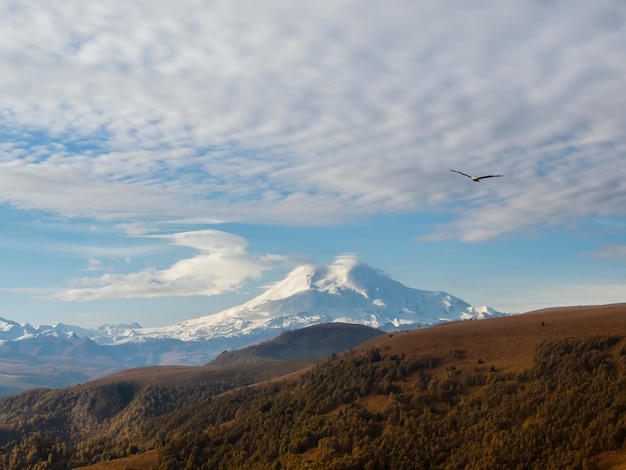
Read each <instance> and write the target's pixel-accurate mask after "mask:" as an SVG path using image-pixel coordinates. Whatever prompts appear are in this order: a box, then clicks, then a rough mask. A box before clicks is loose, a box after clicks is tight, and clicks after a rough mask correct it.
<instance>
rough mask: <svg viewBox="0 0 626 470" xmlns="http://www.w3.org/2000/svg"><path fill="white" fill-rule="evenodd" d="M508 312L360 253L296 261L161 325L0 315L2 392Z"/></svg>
mask: <svg viewBox="0 0 626 470" xmlns="http://www.w3.org/2000/svg"><path fill="white" fill-rule="evenodd" d="M502 315H505V314H504V313H501V312H497V311H495V310H493V309H491V308H489V307H484V306H483V307H476V306H472V305H470V304H468V303H467V302H465V301H463V300H461V299H459V298H457V297H454V296H453V295H451V294H448V293H446V292H433V291H425V290H419V289H414V288H410V287H407V286H405V285H403V284H401V283H400V282H397V281H395V280H393V279H391V278H390V277H389V276H387V275H386V274H385V273H384V272H382V271H381V270H379V269H376V268H373V267H370V266H368V265H366V264H364V263H362V262H360V261H359V260H358V259H357V258H356V257H354V256H341V257H338V258H337V259H335V261H334V262H333V263H331V264H329V265H320V264H306V265H302V266H299V267H297V268H295V269H294V270H292V271H291V272H290V273H289V274H288V275H287V276H286V277H285V278H284V279H283V280H282V281H279V282H277V283H275V284H273V285H272V286H270V287H269V288H268V289H267V290H266V291H265V292H264V293H262V294H261V295H259V296H258V297H255V298H253V299H252V300H250V301H248V302H246V303H244V304H242V305H239V306H235V307H232V308H229V309H226V310H223V311H221V312H218V313H215V314H211V315H207V316H203V317H200V318H195V319H191V320H186V321H183V322H180V323H175V324H173V325H169V326H164V327H152V328H144V327H141V326H140V325H139V324H137V323H131V324H119V325H103V326H101V327H99V328H93V329H90V328H83V327H80V326H74V325H67V324H64V323H57V324H55V325H40V326H38V327H33V326H31V325H29V324H28V323H17V322H14V321H11V320H5V319H0V354H1V357H2V359H1V360H0V367H2V370H1V372H2V376H0V394H6V393H13V392H14V391H19V390H21V389H25V388H31V387H33V386H54V387H57V386H66V385H70V384H73V383H76V382H80V381H84V380H90V379H94V378H96V377H101V376H103V375H106V374H109V373H112V372H115V371H119V370H123V369H126V368H130V367H140V366H146V365H198V364H204V363H207V362H209V361H211V360H212V359H214V358H215V357H216V356H217V355H218V354H220V353H221V352H223V351H230V350H235V349H239V348H242V347H244V346H248V345H251V344H255V343H259V342H262V341H266V340H268V339H271V338H275V337H276V336H278V335H279V334H280V333H281V332H284V331H289V330H295V329H299V328H303V327H306V326H310V325H317V324H323V323H333V322H342V323H354V324H361V325H366V326H369V327H372V328H377V329H379V330H383V331H395V330H410V329H414V328H419V327H422V326H431V325H435V324H438V323H442V322H449V321H458V320H471V319H483V318H488V317H496V316H502ZM49 365H53V369H50V367H48V366H49Z"/></svg>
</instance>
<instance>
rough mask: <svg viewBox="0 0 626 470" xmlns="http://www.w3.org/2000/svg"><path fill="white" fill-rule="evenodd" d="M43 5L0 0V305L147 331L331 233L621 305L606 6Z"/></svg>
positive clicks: (613, 33) (391, 264)
mask: <svg viewBox="0 0 626 470" xmlns="http://www.w3.org/2000/svg"><path fill="white" fill-rule="evenodd" d="M48 3H49V4H48ZM48 3H45V2H13V1H8V2H3V3H2V4H1V5H0V38H1V40H0V65H1V69H2V71H3V72H2V74H0V92H1V93H0V97H1V98H0V136H1V137H2V138H1V139H0V216H1V217H2V220H3V223H2V226H1V229H0V263H1V265H0V266H1V268H2V269H0V316H2V317H4V318H8V319H11V320H16V321H22V322H30V323H33V324H46V323H47V324H50V323H56V322H66V323H73V324H79V325H84V326H97V325H100V324H102V323H119V322H132V321H138V322H140V323H141V324H142V325H144V326H157V325H166V324H170V323H175V322H178V321H181V320H184V319H188V318H193V317H198V316H201V315H205V314H209V313H213V312H217V311H219V310H222V309H224V308H227V307H230V306H233V305H237V304H239V303H242V302H244V301H246V300H248V299H250V298H252V297H253V296H256V295H258V294H259V293H261V292H262V290H263V286H266V285H268V284H269V283H271V282H273V281H276V280H279V279H281V278H282V277H283V276H284V275H285V274H286V273H287V272H288V271H289V270H290V269H292V268H293V267H294V266H297V265H298V264H300V263H303V262H308V261H314V262H321V263H330V262H332V261H333V259H334V258H335V257H336V256H339V255H341V254H343V253H356V254H357V255H358V256H359V258H360V259H361V260H362V261H363V262H365V263H367V264H369V265H371V266H374V267H376V268H380V269H382V270H384V271H385V272H386V273H387V274H389V275H390V276H391V277H392V278H394V279H396V280H398V281H400V282H402V283H404V284H406V285H408V286H411V287H415V288H419V289H426V290H442V291H446V292H449V293H451V294H453V295H456V296H458V297H461V298H462V299H464V300H466V301H468V302H469V303H472V304H475V305H488V306H490V307H493V308H495V309H498V310H501V311H507V312H523V311H529V310H532V309H536V308H542V307H548V306H560V305H578V304H598V303H613V302H624V301H626V178H625V177H624V176H625V175H626V170H625V169H624V168H626V164H625V162H626V139H625V134H624V129H625V128H626V111H625V110H626V94H624V86H625V85H626V63H625V61H624V60H623V58H624V57H625V56H626V4H625V3H624V2H622V1H620V0H614V1H609V0H606V1H596V2H588V1H584V0H577V1H569V2H559V1H557V2H540V1H537V2H535V1H527V0H523V1H522V0H519V1H510V2H496V1H476V2H464V1H443V2H442V1H415V2H405V1H401V0H390V1H387V2H374V1H368V0H350V1H348V0H334V1H319V2H285V1H279V0H267V1H264V2H252V1H241V0H235V1H228V2H226V1H191V0H181V1H179V2H176V4H175V5H174V4H173V3H172V2H168V1H164V0H163V1H161V0H152V1H139V0H124V1H118V0H111V1H108V2H105V3H102V4H97V3H94V2H78V1H68V2H48ZM450 168H454V169H458V170H461V171H464V172H467V173H471V174H483V173H492V172H496V173H501V174H503V175H504V176H503V177H502V178H493V179H488V180H483V181H481V182H480V183H474V182H472V181H471V180H469V179H468V178H465V177H464V176H462V175H458V174H455V173H451V172H450V171H449V169H450Z"/></svg>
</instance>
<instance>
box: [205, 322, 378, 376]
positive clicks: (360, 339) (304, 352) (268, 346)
mask: <svg viewBox="0 0 626 470" xmlns="http://www.w3.org/2000/svg"><path fill="white" fill-rule="evenodd" d="M381 334H383V332H382V331H380V330H377V329H375V328H370V327H368V326H365V325H355V324H349V323H323V324H321V325H314V326H309V327H307V328H300V329H297V330H291V331H286V332H285V333H281V334H280V336H278V337H277V338H275V339H273V340H269V341H264V342H263V343H261V344H255V345H252V346H248V347H246V348H242V349H238V350H235V351H224V352H223V353H222V354H220V355H219V356H217V358H215V359H214V360H213V361H211V364H213V365H218V366H224V365H229V364H245V363H249V362H258V361H262V360H279V359H303V358H324V357H328V356H331V355H333V354H337V353H340V352H343V351H346V350H348V349H350V348H353V347H354V346H357V345H359V344H361V343H364V342H365V341H367V340H369V339H372V338H374V337H376V336H379V335H381Z"/></svg>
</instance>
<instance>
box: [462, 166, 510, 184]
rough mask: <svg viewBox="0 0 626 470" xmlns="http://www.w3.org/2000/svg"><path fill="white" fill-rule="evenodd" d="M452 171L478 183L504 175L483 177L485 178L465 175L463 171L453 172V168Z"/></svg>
mask: <svg viewBox="0 0 626 470" xmlns="http://www.w3.org/2000/svg"><path fill="white" fill-rule="evenodd" d="M450 171H453V172H454V173H458V174H460V175H463V176H467V177H468V178H471V179H472V181H474V182H476V183H478V182H479V181H480V180H482V179H485V178H499V177H500V176H502V175H483V176H472V175H468V174H467V173H463V172H462V171H456V170H453V169H452V168H450Z"/></svg>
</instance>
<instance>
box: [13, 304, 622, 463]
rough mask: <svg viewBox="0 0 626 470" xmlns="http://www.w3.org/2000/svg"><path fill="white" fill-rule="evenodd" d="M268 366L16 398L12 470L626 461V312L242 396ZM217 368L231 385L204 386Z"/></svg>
mask: <svg viewBox="0 0 626 470" xmlns="http://www.w3.org/2000/svg"><path fill="white" fill-rule="evenodd" d="M267 364H268V363H265V365H263V366H261V365H255V364H247V365H246V366H237V367H234V368H232V369H230V372H225V371H224V370H223V369H222V372H221V374H222V375H221V376H220V375H219V374H220V372H217V371H219V370H220V368H214V369H211V368H204V369H202V370H201V369H200V368H199V369H197V370H198V371H199V372H197V373H196V372H194V370H195V368H188V370H182V369H175V370H172V371H171V372H173V373H170V371H168V370H164V369H158V370H159V371H160V372H159V373H158V374H157V373H155V372H154V369H146V370H136V371H132V372H128V373H126V375H124V374H119V375H117V376H114V377H111V378H109V379H107V380H106V381H98V382H96V383H90V384H85V385H83V386H81V387H75V388H72V389H66V390H62V391H47V390H37V391H31V392H29V393H25V394H20V395H17V396H14V397H10V399H5V400H3V401H1V402H0V423H2V424H1V427H0V444H2V447H1V448H0V468H7V469H10V468H68V467H69V466H78V465H86V464H88V463H94V464H95V463H97V462H99V463H98V466H97V467H95V466H92V467H87V468H110V469H114V468H118V469H119V468H127V469H129V468H154V469H157V468H158V469H178V468H181V469H184V468H189V469H202V468H224V469H231V468H259V469H261V468H268V469H274V468H319V469H322V468H324V469H326V468H338V469H341V468H343V469H352V468H353V469H361V468H366V469H367V468H369V469H386V468H389V469H403V468H425V469H428V468H431V469H436V468H437V469H439V468H441V469H448V468H449V469H456V468H458V469H461V468H472V469H480V468H484V469H514V468H520V469H522V468H524V469H526V468H541V469H549V468H555V469H556V468H579V469H583V468H597V469H609V468H613V469H617V468H623V465H624V464H625V463H626V455H625V454H624V448H625V445H626V304H620V305H612V306H603V307H579V308H564V309H552V310H544V311H538V312H533V313H529V314H525V315H520V316H515V317H507V318H496V319H491V320H483V321H470V322H462V323H454V324H446V325H441V326H437V327H433V328H429V329H419V330H414V331H410V332H398V333H393V334H385V335H382V336H379V337H376V338H374V339H371V340H370V341H368V342H367V343H364V344H363V345H361V346H359V347H358V348H355V349H354V350H353V351H351V352H350V353H346V354H343V355H336V356H333V357H331V358H328V359H327V360H324V361H322V362H320V363H319V364H317V365H316V366H315V367H313V368H308V369H305V370H303V371H301V372H297V373H295V372H292V373H291V374H289V375H287V376H284V377H283V378H282V379H280V380H276V379H275V380H273V381H270V382H264V383H259V384H258V385H257V386H255V387H243V388H237V389H234V390H233V388H234V387H236V386H237V384H236V383H235V382H236V381H233V380H232V377H233V375H231V374H233V373H234V374H235V375H236V374H239V377H240V379H241V380H240V382H239V385H242V384H244V383H250V381H251V378H252V377H251V376H250V375H248V376H246V375H245V373H244V372H243V371H244V370H248V371H249V372H248V374H251V371H254V370H264V369H266V368H267V367H269V366H268V365H267ZM270 364H271V363H270ZM231 367H232V366H231ZM246 367H247V368H248V369H246ZM289 367H291V371H293V364H291V365H289ZM209 370H214V371H215V373H216V374H217V375H213V376H212V377H209V375H206V376H203V375H202V374H206V373H207V372H208V371H209ZM235 371H237V372H235ZM283 372H289V371H288V370H283ZM159 374H160V375H159ZM216 377H221V378H220V379H219V380H216ZM227 377H228V380H230V382H229V385H228V386H227V387H225V386H224V380H227V379H226V378H227ZM252 381H256V379H253V380H252ZM218 384H222V388H220V386H218ZM225 390H231V391H227V392H226V393H222V392H224V391H225ZM7 400H8V401H7ZM620 465H622V467H620Z"/></svg>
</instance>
